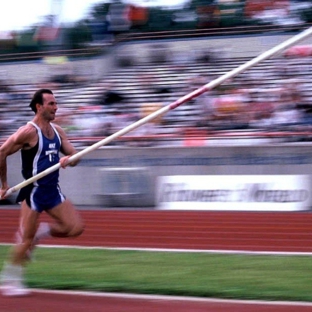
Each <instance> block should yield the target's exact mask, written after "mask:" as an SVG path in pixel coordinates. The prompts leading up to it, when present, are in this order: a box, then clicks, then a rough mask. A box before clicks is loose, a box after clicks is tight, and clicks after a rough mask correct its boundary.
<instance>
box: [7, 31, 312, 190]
mask: <svg viewBox="0 0 312 312" xmlns="http://www.w3.org/2000/svg"><path fill="white" fill-rule="evenodd" d="M310 35H312V27H310V28H308V29H306V30H304V31H302V32H301V33H299V34H297V35H295V36H293V37H291V38H289V39H288V40H286V41H284V42H282V43H280V44H279V45H277V46H275V47H274V48H272V49H270V50H268V51H266V52H263V53H262V54H260V55H259V56H257V57H255V58H253V59H251V60H250V61H248V62H246V63H245V64H242V65H241V66H239V67H237V68H235V69H233V70H231V71H229V72H228V73H226V74H224V75H222V76H220V77H219V78H217V79H215V80H212V81H211V82H209V83H207V84H205V85H204V86H202V87H200V88H198V89H196V90H195V91H193V92H190V93H188V94H187V95H185V96H182V97H181V98H179V99H178V100H176V101H174V102H172V103H170V104H168V105H167V106H164V107H163V108H161V109H159V110H157V111H155V112H153V113H151V114H150V115H148V116H146V117H144V118H142V119H140V120H138V121H136V122H134V123H132V124H130V125H129V126H127V127H125V128H123V129H121V130H119V131H117V132H116V133H114V134H112V135H110V136H108V137H106V138H105V139H103V140H101V141H99V142H97V143H95V144H93V145H91V146H89V147H87V148H85V149H83V150H81V151H80V152H78V153H76V154H74V155H72V156H71V157H70V158H69V159H68V162H69V163H70V162H72V161H75V160H78V159H80V158H82V157H83V156H85V155H86V154H88V153H90V152H92V151H94V150H96V149H98V148H99V147H101V146H104V145H105V144H108V143H110V142H111V141H113V140H114V139H116V138H118V137H120V136H123V135H124V134H126V133H128V132H130V131H132V130H134V129H136V128H138V127H140V126H142V125H144V124H146V123H147V122H149V121H151V120H153V119H155V118H156V117H158V116H161V115H164V114H166V113H167V112H168V111H170V110H172V109H175V108H176V107H178V106H180V105H181V104H183V103H185V102H187V101H189V100H191V99H193V98H195V97H197V96H199V95H201V94H203V93H205V92H207V91H210V90H212V89H214V88H215V87H217V86H219V85H220V84H222V83H223V82H224V81H226V80H228V79H230V78H232V77H235V76H237V75H238V74H240V73H242V72H244V71H246V70H247V69H249V68H250V67H252V66H255V65H257V64H258V63H260V62H261V61H263V60H266V59H268V58H270V57H272V56H273V55H276V54H278V53H279V52H281V51H283V50H285V49H287V48H289V47H291V46H292V45H294V44H296V43H298V42H299V41H301V40H304V39H306V38H307V37H309V36H310ZM59 168H60V164H59V163H58V164H56V165H54V166H52V167H50V168H48V169H46V170H44V171H42V172H40V173H38V174H36V175H34V176H33V177H31V178H29V179H27V180H25V181H23V182H21V183H19V184H17V185H15V186H13V187H11V188H10V189H9V190H8V191H7V192H6V195H7V196H9V195H11V194H12V193H13V192H16V191H18V190H20V189H21V188H23V187H25V186H27V185H29V184H31V183H33V182H35V181H37V180H39V179H41V178H43V177H44V176H46V175H48V174H50V173H51V172H53V171H55V170H57V169H59Z"/></svg>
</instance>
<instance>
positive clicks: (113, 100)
mask: <svg viewBox="0 0 312 312" xmlns="http://www.w3.org/2000/svg"><path fill="white" fill-rule="evenodd" d="M123 100H124V97H123V96H122V95H121V94H119V93H118V92H117V91H115V90H114V88H113V84H112V83H107V84H105V91H104V93H103V94H102V95H101V97H100V99H99V103H100V104H101V105H105V106H111V105H113V104H118V103H120V102H122V101H123Z"/></svg>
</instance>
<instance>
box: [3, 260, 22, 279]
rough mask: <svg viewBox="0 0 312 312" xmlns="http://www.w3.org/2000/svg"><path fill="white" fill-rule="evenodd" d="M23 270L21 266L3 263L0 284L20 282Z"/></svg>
mask: <svg viewBox="0 0 312 312" xmlns="http://www.w3.org/2000/svg"><path fill="white" fill-rule="evenodd" d="M23 272H24V268H23V267H22V266H21V265H15V264H11V263H8V262H6V263H4V266H3V269H2V272H1V282H7V281H9V282H10V281H13V282H14V281H22V280H23Z"/></svg>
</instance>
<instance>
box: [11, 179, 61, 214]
mask: <svg viewBox="0 0 312 312" xmlns="http://www.w3.org/2000/svg"><path fill="white" fill-rule="evenodd" d="M23 200H26V203H27V205H28V206H29V207H30V208H31V209H32V210H35V211H37V212H40V213H41V212H42V211H44V210H49V209H53V208H54V207H56V206H57V205H59V204H61V203H62V202H64V200H65V196H64V195H63V194H62V192H61V189H60V187H59V186H58V185H55V186H54V185H53V186H34V185H28V186H26V187H24V188H22V189H21V190H20V192H19V194H18V196H17V198H16V201H17V202H18V203H19V202H22V201H23Z"/></svg>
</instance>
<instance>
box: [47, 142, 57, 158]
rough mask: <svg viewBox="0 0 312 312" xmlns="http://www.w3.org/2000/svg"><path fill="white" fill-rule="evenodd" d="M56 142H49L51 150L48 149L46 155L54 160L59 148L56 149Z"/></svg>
mask: <svg viewBox="0 0 312 312" xmlns="http://www.w3.org/2000/svg"><path fill="white" fill-rule="evenodd" d="M55 147H56V144H55V143H50V144H49V149H50V150H49V151H46V152H45V154H46V156H49V161H50V162H53V161H54V157H55V155H57V150H56V149H55Z"/></svg>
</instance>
